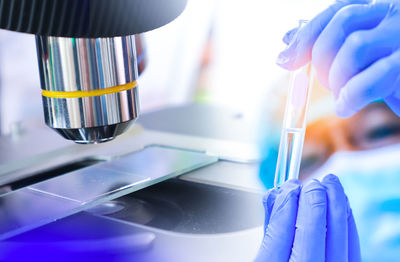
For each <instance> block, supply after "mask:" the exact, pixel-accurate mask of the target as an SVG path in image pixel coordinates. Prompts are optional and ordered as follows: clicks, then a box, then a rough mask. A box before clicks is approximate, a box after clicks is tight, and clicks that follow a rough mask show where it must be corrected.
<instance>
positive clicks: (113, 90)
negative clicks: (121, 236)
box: [42, 81, 137, 98]
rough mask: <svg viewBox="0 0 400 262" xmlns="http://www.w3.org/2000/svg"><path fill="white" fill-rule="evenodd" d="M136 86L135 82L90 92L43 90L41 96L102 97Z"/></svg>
mask: <svg viewBox="0 0 400 262" xmlns="http://www.w3.org/2000/svg"><path fill="white" fill-rule="evenodd" d="M136 86H137V83H136V81H133V82H130V83H127V84H125V85H120V86H113V87H109V88H104V89H95V90H90V91H48V90H43V91H42V95H43V96H45V97H52V98H80V97H92V96H102V95H108V94H114V93H118V92H122V91H126V90H129V89H133V88H135V87H136Z"/></svg>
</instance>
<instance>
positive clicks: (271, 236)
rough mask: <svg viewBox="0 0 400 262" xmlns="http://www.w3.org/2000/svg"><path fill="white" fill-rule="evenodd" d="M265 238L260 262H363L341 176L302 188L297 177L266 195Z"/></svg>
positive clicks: (258, 259) (315, 182)
mask: <svg viewBox="0 0 400 262" xmlns="http://www.w3.org/2000/svg"><path fill="white" fill-rule="evenodd" d="M264 207H265V228H264V239H263V243H262V245H261V248H260V251H259V254H258V256H257V258H256V262H262V261H265V262H287V261H291V262H309V261H313V262H318V261H327V262H330V261H332V262H345V261H346V262H347V261H348V262H360V261H361V253H360V246H359V239H358V234H357V229H356V225H355V222H354V218H353V214H352V211H351V209H350V207H349V203H348V201H347V197H346V195H345V194H344V191H343V187H342V185H341V184H340V182H339V179H338V178H337V177H336V176H334V175H328V176H326V177H325V178H324V179H323V180H322V182H319V181H317V180H314V181H312V182H311V183H310V184H308V185H306V186H304V187H303V188H302V186H301V183H300V182H299V181H297V180H291V181H288V182H286V183H285V184H284V185H283V186H282V187H281V188H280V189H279V190H277V189H272V190H270V191H269V192H268V193H267V195H266V196H265V197H264Z"/></svg>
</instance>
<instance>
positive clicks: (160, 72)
mask: <svg viewBox="0 0 400 262" xmlns="http://www.w3.org/2000/svg"><path fill="white" fill-rule="evenodd" d="M328 4H329V1H327V0H282V1H267V0H189V3H188V6H187V8H186V10H185V11H184V13H183V14H182V15H181V16H180V17H179V18H178V19H176V20H175V21H173V22H172V23H170V24H168V25H166V26H164V27H162V28H159V29H156V30H153V31H151V32H148V33H146V34H145V40H146V45H147V51H148V67H147V68H146V70H145V72H144V73H143V74H142V76H141V78H140V79H139V84H140V97H141V109H142V112H146V111H152V110H156V109H158V108H162V107H164V106H167V105H179V104H184V103H190V102H191V101H193V96H194V95H193V94H194V91H193V90H194V88H196V82H197V80H198V74H199V69H200V61H201V57H202V55H203V51H204V45H205V43H206V42H207V40H208V38H209V36H210V32H212V49H213V50H212V54H213V56H212V61H211V66H210V68H211V70H210V71H211V72H210V75H209V85H210V86H209V88H208V89H209V98H210V99H209V100H210V101H211V102H213V103H218V104H221V105H224V106H227V107H232V108H235V109H238V110H242V111H243V112H244V113H248V114H250V115H254V116H256V114H255V113H256V112H257V111H258V110H259V108H260V105H262V104H263V103H265V101H269V103H273V102H274V98H273V96H269V93H270V90H271V89H272V88H279V87H277V86H276V83H277V82H278V80H279V78H280V77H281V76H282V75H283V74H285V73H286V72H285V71H284V70H282V69H280V68H279V67H278V66H276V65H275V58H276V56H277V54H278V53H279V51H281V50H282V49H283V48H284V47H285V46H284V44H283V43H282V41H281V39H282V36H283V35H284V33H285V32H286V31H288V30H289V29H291V28H293V27H295V26H296V25H297V21H298V20H299V19H310V18H312V17H313V16H314V15H315V14H316V13H317V12H318V11H321V10H322V9H323V8H325V7H326V6H327V5H328ZM0 57H1V59H0V83H1V96H0V106H1V117H0V120H1V127H2V133H7V132H8V131H9V130H10V126H12V125H13V124H15V123H18V122H24V121H30V120H33V119H43V117H42V108H41V95H40V82H39V76H38V69H37V60H36V49H35V43H34V37H33V36H31V35H27V34H20V33H14V32H7V31H4V30H0Z"/></svg>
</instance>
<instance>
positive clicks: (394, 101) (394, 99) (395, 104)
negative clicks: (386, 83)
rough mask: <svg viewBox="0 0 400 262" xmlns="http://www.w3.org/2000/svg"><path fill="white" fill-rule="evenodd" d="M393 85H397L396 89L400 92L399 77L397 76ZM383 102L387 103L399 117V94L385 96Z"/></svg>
mask: <svg viewBox="0 0 400 262" xmlns="http://www.w3.org/2000/svg"><path fill="white" fill-rule="evenodd" d="M394 86H396V87H397V91H399V93H400V78H397V81H396V84H394ZM384 101H385V103H386V104H387V105H388V107H389V108H390V109H391V110H392V111H393V113H395V114H396V115H397V116H399V117H400V94H399V95H396V94H393V95H391V96H389V97H386V98H385V99H384Z"/></svg>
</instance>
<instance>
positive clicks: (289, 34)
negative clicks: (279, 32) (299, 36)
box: [282, 27, 299, 45]
mask: <svg viewBox="0 0 400 262" xmlns="http://www.w3.org/2000/svg"><path fill="white" fill-rule="evenodd" d="M298 30H299V28H297V27H296V28H293V29H290V30H289V31H287V32H286V34H285V35H284V36H283V38H282V41H283V42H284V43H285V44H287V45H288V44H290V42H292V39H293V37H294V35H295V34H296V33H297V31H298Z"/></svg>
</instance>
